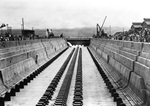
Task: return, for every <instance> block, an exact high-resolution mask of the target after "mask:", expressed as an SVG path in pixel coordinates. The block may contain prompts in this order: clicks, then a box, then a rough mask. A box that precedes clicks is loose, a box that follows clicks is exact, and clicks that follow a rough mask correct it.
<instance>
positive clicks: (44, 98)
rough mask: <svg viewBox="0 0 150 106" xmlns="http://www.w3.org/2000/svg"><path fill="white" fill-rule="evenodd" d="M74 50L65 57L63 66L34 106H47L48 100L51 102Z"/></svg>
mask: <svg viewBox="0 0 150 106" xmlns="http://www.w3.org/2000/svg"><path fill="white" fill-rule="evenodd" d="M74 51H75V49H73V50H72V52H71V53H70V54H69V56H68V57H67V59H66V60H65V62H64V64H63V65H62V67H61V68H60V70H59V71H58V72H57V74H56V75H55V77H54V78H53V80H52V81H51V83H50V85H49V86H48V87H47V89H46V91H45V93H44V94H43V96H42V97H41V98H40V100H39V102H38V103H37V104H36V106H45V105H48V103H49V100H51V98H52V96H53V94H54V91H55V89H56V87H57V85H58V83H59V81H60V79H61V77H62V75H63V73H64V71H65V69H66V67H67V64H68V63H69V60H70V59H71V56H72V55H73V53H74Z"/></svg>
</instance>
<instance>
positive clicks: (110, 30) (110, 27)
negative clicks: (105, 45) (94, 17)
mask: <svg viewBox="0 0 150 106" xmlns="http://www.w3.org/2000/svg"><path fill="white" fill-rule="evenodd" d="M109 28H110V35H111V25H110V26H109Z"/></svg>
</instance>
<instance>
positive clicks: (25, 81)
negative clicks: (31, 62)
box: [0, 48, 67, 106]
mask: <svg viewBox="0 0 150 106" xmlns="http://www.w3.org/2000/svg"><path fill="white" fill-rule="evenodd" d="M66 50H67V48H66V49H64V50H63V51H61V52H60V53H58V54H57V55H56V56H55V57H53V58H52V59H51V60H49V61H48V62H47V63H46V64H44V65H43V66H41V67H40V68H39V69H37V70H36V71H34V72H33V73H31V74H30V75H28V76H27V77H26V78H24V79H22V80H21V81H20V82H18V83H17V84H15V85H14V86H13V87H12V88H11V89H10V91H8V92H6V93H5V96H4V97H0V106H4V104H5V101H10V100H11V96H16V93H17V92H20V89H23V88H24V86H26V85H28V83H30V82H31V80H33V79H34V78H35V77H36V76H38V75H39V74H40V73H41V72H42V71H43V70H44V69H45V68H46V67H47V66H48V65H49V64H51V63H52V62H53V61H54V60H56V59H57V58H58V57H59V56H60V55H61V54H62V53H63V52H65V51H66Z"/></svg>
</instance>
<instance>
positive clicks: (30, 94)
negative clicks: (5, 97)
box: [5, 46, 117, 106]
mask: <svg viewBox="0 0 150 106" xmlns="http://www.w3.org/2000/svg"><path fill="white" fill-rule="evenodd" d="M76 47H77V46H73V47H70V48H69V49H67V50H66V51H65V52H64V53H63V54H62V55H61V56H60V57H59V58H57V59H56V60H55V61H54V62H53V63H52V64H51V65H49V66H48V67H47V68H46V69H45V70H44V71H42V73H40V74H39V75H38V76H37V77H36V78H34V79H33V80H32V81H31V82H30V83H28V85H26V86H25V87H24V88H23V89H21V90H20V92H17V93H16V96H13V97H11V101H7V102H5V106H36V104H37V103H38V101H39V99H40V98H41V97H42V95H43V93H44V92H45V90H46V88H47V87H48V85H49V84H50V82H51V81H52V79H53V78H54V76H55V75H56V73H57V72H58V71H59V69H60V67H61V66H62V64H63V63H64V61H65V60H66V58H67V56H68V55H69V54H70V52H71V51H72V50H73V48H76ZM79 47H80V48H82V73H83V75H82V80H83V85H82V86H83V91H82V92H83V100H82V101H83V106H117V105H116V102H114V101H113V98H112V97H111V94H110V93H109V91H108V89H107V87H106V84H105V83H104V81H103V79H102V77H101V75H100V74H99V72H98V69H97V67H96V65H95V63H94V62H93V60H92V58H91V56H90V54H89V52H88V50H87V48H86V47H83V46H79ZM69 64H70V63H69ZM76 66H77V62H76V65H75V68H74V73H73V77H72V81H71V85H70V89H69V94H68V99H67V106H72V103H73V97H74V95H73V94H74V86H75V80H76V72H77V68H76ZM67 69H68V66H67V68H66V70H65V72H64V74H63V75H62V77H61V80H60V81H59V83H58V86H57V88H56V90H55V92H54V94H53V96H52V99H51V100H49V104H48V105H47V106H53V105H54V102H55V100H56V97H57V95H58V93H59V90H60V87H61V85H62V83H63V79H64V78H65V75H66V73H67Z"/></svg>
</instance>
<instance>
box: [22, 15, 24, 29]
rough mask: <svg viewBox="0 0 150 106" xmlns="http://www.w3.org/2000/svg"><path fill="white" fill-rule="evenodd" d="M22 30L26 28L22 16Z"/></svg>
mask: <svg viewBox="0 0 150 106" xmlns="http://www.w3.org/2000/svg"><path fill="white" fill-rule="evenodd" d="M22 30H24V19H23V18H22Z"/></svg>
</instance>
